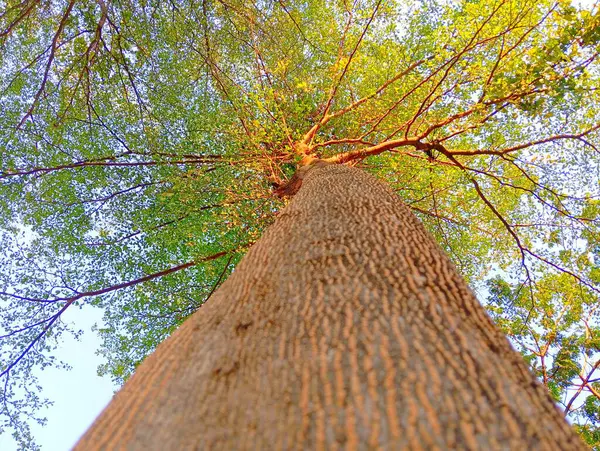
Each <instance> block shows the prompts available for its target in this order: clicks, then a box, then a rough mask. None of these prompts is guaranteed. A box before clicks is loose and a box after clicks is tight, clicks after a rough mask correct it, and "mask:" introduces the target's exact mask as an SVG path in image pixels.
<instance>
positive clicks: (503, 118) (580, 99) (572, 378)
mask: <svg viewBox="0 0 600 451" xmlns="http://www.w3.org/2000/svg"><path fill="white" fill-rule="evenodd" d="M323 3H324V2H294V1H273V2H270V1H268V2H258V3H248V2H237V1H235V0H234V1H208V0H206V1H202V2H197V1H172V2H151V1H139V2H137V1H113V2H108V1H103V0H98V2H97V3H92V2H76V1H75V0H71V1H56V2H39V1H35V0H30V1H26V0H25V1H21V2H19V1H16V2H12V1H8V2H3V3H0V61H1V67H2V72H1V73H2V77H0V92H1V95H0V110H1V111H2V115H1V117H0V128H1V130H2V133H1V134H0V140H1V148H2V164H1V174H0V180H1V183H0V190H1V191H2V195H1V196H0V199H1V201H0V220H1V223H2V224H3V227H2V261H3V271H2V273H1V275H0V289H1V291H2V297H3V300H2V303H1V304H0V305H1V307H0V308H2V315H1V320H0V321H1V323H0V328H1V332H0V335H2V351H1V357H0V362H2V363H1V365H2V371H1V374H2V378H3V385H2V387H3V388H2V399H3V403H2V412H3V414H4V418H5V423H4V427H8V428H12V429H14V430H16V431H17V434H18V436H19V437H20V439H21V440H22V441H23V442H22V443H23V444H24V445H28V446H31V442H30V441H31V437H30V435H29V433H28V428H27V419H28V418H35V417H36V411H37V409H38V408H39V407H40V406H41V405H43V404H44V403H46V402H47V401H46V400H44V399H43V398H42V397H41V396H40V394H39V391H38V390H32V387H35V386H36V381H35V377H34V375H33V373H32V368H34V367H36V366H37V367H39V366H45V365H61V364H62V363H60V362H55V361H54V359H53V357H52V349H53V348H54V347H55V346H56V343H57V342H58V340H60V337H61V336H62V335H63V334H65V333H74V334H79V333H80V331H79V330H78V329H77V327H76V325H69V324H64V323H62V322H61V321H60V315H61V314H62V313H63V312H64V311H65V310H66V309H67V308H69V307H71V306H73V305H78V306H79V307H85V308H89V306H96V307H99V308H102V309H103V310H104V312H105V313H104V314H105V327H104V328H102V329H101V330H99V332H100V334H101V336H102V337H103V339H104V345H103V348H102V349H101V350H100V352H101V353H102V354H103V355H104V356H105V357H106V361H107V363H106V364H105V365H104V366H102V367H101V368H100V372H101V373H102V374H109V375H111V377H113V378H114V379H115V380H116V381H118V382H123V381H124V380H125V379H127V378H128V377H129V376H130V375H131V374H132V372H133V371H134V369H135V367H136V366H137V365H138V364H139V362H140V361H141V360H142V359H143V358H144V357H145V356H146V355H148V353H150V352H151V351H152V350H153V349H154V347H155V346H156V345H157V344H158V343H159V342H160V341H162V340H163V339H164V338H165V337H166V336H168V335H169V334H170V333H171V332H172V331H173V330H174V329H175V328H176V327H177V326H178V325H179V324H181V322H182V321H183V320H184V319H185V318H186V317H187V316H189V314H191V313H192V312H194V311H195V310H196V309H197V308H198V307H199V306H200V305H201V304H202V303H203V302H204V300H205V299H207V297H208V296H210V294H211V293H212V292H213V291H214V289H215V288H216V287H217V286H218V285H219V284H220V282H221V281H222V280H223V279H225V278H226V276H227V274H228V273H229V272H230V271H231V270H232V268H233V267H234V265H235V263H236V262H237V261H238V260H239V258H240V256H241V255H242V254H243V253H244V252H245V251H246V249H247V248H248V247H249V246H250V245H251V244H252V243H253V242H254V241H255V240H256V239H257V238H258V236H260V234H261V231H262V230H264V228H265V226H266V225H268V224H270V223H271V222H272V221H273V218H274V216H275V215H276V213H277V211H278V210H279V209H280V208H281V206H282V205H283V204H284V201H281V200H278V199H277V198H276V197H274V196H273V195H272V190H273V186H275V187H278V186H280V185H281V184H283V183H284V182H285V181H286V180H288V179H289V177H290V176H291V175H292V174H293V172H294V170H295V168H296V167H297V166H299V165H301V164H303V163H306V162H307V161H309V160H310V159H311V158H314V157H319V158H322V159H325V160H327V161H329V162H332V163H338V164H346V165H358V166H360V167H362V168H365V169H367V170H368V171H370V172H372V173H373V174H375V175H376V176H377V177H379V178H380V179H382V180H385V181H386V182H387V183H388V184H389V185H390V186H391V187H392V188H393V189H394V190H395V191H396V192H398V194H399V195H400V196H401V197H402V199H403V200H404V201H405V203H406V204H407V205H409V206H410V207H411V208H412V210H413V211H414V212H415V213H416V214H417V215H418V216H419V218H420V219H421V220H422V221H423V223H424V224H425V226H426V227H427V228H428V229H429V230H430V231H431V233H433V235H434V236H435V237H436V239H437V240H438V242H439V243H440V245H441V246H442V247H443V248H444V249H445V250H446V252H447V253H448V254H449V255H450V257H451V258H452V260H453V262H454V263H455V264H456V266H457V267H458V269H459V270H460V272H461V274H462V275H463V276H464V277H465V278H466V279H467V280H468V281H469V282H470V283H471V285H472V286H473V287H475V288H478V287H479V288H483V287H486V286H487V287H488V290H487V291H482V293H486V292H487V293H489V302H488V305H489V309H490V312H491V314H492V315H493V316H494V317H495V319H496V320H497V322H498V323H499V324H500V325H501V326H502V327H503V329H504V330H505V332H507V333H508V334H509V336H511V338H512V339H513V343H514V344H515V346H516V347H517V349H519V350H520V351H521V352H522V353H523V354H524V356H525V358H526V359H527V360H528V361H529V362H530V364H531V365H532V367H533V368H534V371H537V372H538V375H539V377H540V379H541V380H542V382H543V383H544V384H545V385H546V386H547V387H548V388H549V390H550V391H551V393H552V394H553V395H554V396H555V398H556V399H557V401H558V402H560V403H562V404H563V406H564V409H565V413H567V414H568V415H569V416H570V417H571V418H572V419H573V420H574V421H576V422H577V423H578V424H579V426H578V427H579V429H580V430H581V432H582V433H583V434H584V438H586V440H588V441H589V443H597V442H598V440H599V439H600V432H599V429H598V426H600V425H599V423H598V421H600V418H599V417H598V415H599V411H600V410H599V406H600V398H599V397H598V387H597V386H596V385H595V384H597V380H596V378H595V375H596V373H595V371H596V368H597V366H598V365H600V363H599V362H600V360H599V358H600V353H599V352H598V351H599V348H598V346H599V345H598V342H597V339H598V333H599V331H598V328H599V327H600V325H599V324H598V316H597V308H596V307H597V303H598V290H599V286H598V283H599V281H600V276H599V274H600V272H599V269H598V261H599V260H598V259H599V258H600V254H599V251H598V249H599V247H598V246H600V241H599V235H598V221H599V220H598V215H599V213H600V210H599V208H600V207H599V203H598V199H599V195H600V193H599V192H598V191H599V189H600V187H599V185H598V182H597V181H598V178H599V166H598V163H599V160H600V155H599V152H598V147H597V142H598V129H599V128H600V118H599V116H598V109H597V106H596V105H598V85H599V84H598V74H599V72H598V65H597V56H598V51H599V40H600V32H599V31H598V30H600V27H599V21H600V18H599V16H598V14H597V8H595V7H594V8H590V9H588V10H586V9H579V8H576V7H574V6H572V5H571V4H570V3H569V2H567V1H558V2H547V1H543V2H530V1H524V0H505V1H489V0H482V1H469V2H456V3H452V4H445V3H444V2H440V3H437V2H413V3H407V2H399V3H398V4H394V3H393V2H385V3H384V2H373V1H364V2H360V1H356V2H354V3H350V2H344V1H341V2H337V3H335V2H334V3H331V2H326V3H327V4H323ZM586 396H587V397H586Z"/></svg>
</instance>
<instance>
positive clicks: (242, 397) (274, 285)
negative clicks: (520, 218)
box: [75, 165, 585, 450]
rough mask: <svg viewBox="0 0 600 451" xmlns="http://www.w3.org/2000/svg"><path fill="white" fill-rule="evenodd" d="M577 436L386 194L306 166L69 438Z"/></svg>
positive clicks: (220, 445)
mask: <svg viewBox="0 0 600 451" xmlns="http://www.w3.org/2000/svg"><path fill="white" fill-rule="evenodd" d="M399 448H400V449H401V448H406V449H411V450H417V449H427V450H429V449H482V450H488V449H515V450H524V449H548V450H559V449H565V450H567V449H568V450H574V449H585V447H584V446H583V444H582V443H581V442H580V441H579V439H578V437H577V436H576V435H575V433H574V432H573V431H572V430H571V428H570V427H569V426H568V425H567V423H566V422H565V420H564V419H563V418H562V416H561V415H560V413H559V411H558V409H557V408H556V407H555V406H554V405H553V402H552V400H551V399H550V397H549V395H548V394H547V392H546V390H545V389H544V388H543V387H542V386H541V385H540V384H539V383H538V382H537V381H536V379H535V378H534V376H533V375H532V374H531V373H530V372H529V371H528V369H527V367H526V365H525V363H524V362H523V359H522V358H521V357H520V356H519V355H518V354H517V353H516V352H515V351H513V350H512V349H511V347H510V345H509V343H508V341H507V340H506V338H505V337H504V336H503V335H502V334H501V333H500V332H499V330H498V329H497V328H496V327H495V326H494V325H493V324H492V322H491V320H490V319H489V318H488V316H487V315H486V313H485V311H484V309H483V308H482V307H481V306H480V304H479V303H478V302H477V300H476V299H475V297H474V296H473V294H472V293H471V291H470V290H469V288H468V287H467V285H466V284H465V282H464V281H463V280H462V279H461V277H460V276H459V275H458V274H457V272H456V270H455V269H454V267H453V266H452V264H451V263H450V261H449V260H448V258H447V257H446V256H445V255H444V254H443V252H442V251H441V250H440V249H439V247H438V246H437V245H436V243H435V242H434V240H433V238H432V237H431V236H430V235H429V234H428V233H427V232H426V231H425V230H424V228H423V226H422V225H421V224H420V222H419V221H418V220H417V219H416V218H415V217H414V216H413V215H412V213H411V212H410V211H409V209H408V208H407V207H405V206H404V205H403V204H402V203H401V202H400V200H399V199H398V197H397V196H396V195H395V194H393V193H392V192H391V191H390V190H389V189H388V188H387V187H385V186H384V185H382V184H381V183H380V182H378V181H377V180H376V179H374V178H373V177H371V176H370V175H368V174H365V173H364V172H362V171H359V170H357V169H351V168H347V167H344V166H336V165H329V166H324V165H318V166H317V167H315V168H313V169H311V170H310V171H308V172H307V173H306V174H305V176H304V178H303V185H302V188H301V189H300V191H299V192H298V194H296V196H295V197H294V198H293V200H292V202H291V203H290V204H289V206H288V207H287V208H286V209H285V210H283V211H282V212H281V213H280V215H279V218H278V219H277V221H276V223H275V224H274V225H273V226H272V227H270V228H269V229H268V230H267V231H266V233H265V234H264V236H263V237H262V238H261V239H260V240H259V241H258V242H257V243H256V245H255V246H254V247H253V248H252V249H251V250H250V251H249V252H248V254H247V256H246V257H244V259H243V260H242V261H241V262H240V264H239V265H238V267H237V268H236V270H235V272H234V273H233V274H232V275H231V277H230V278H229V279H228V280H227V281H226V282H225V283H224V284H223V286H222V287H221V288H220V289H219V290H218V291H217V292H216V293H215V294H214V295H213V297H212V298H211V299H210V301H208V302H207V303H206V305H204V306H203V307H202V308H201V309H200V310H199V311H198V312H197V313H195V314H194V315H193V316H192V317H191V318H189V319H188V320H187V321H186V322H185V324H184V325H183V326H182V327H181V328H179V329H178V330H177V331H176V332H175V333H174V334H173V336H172V337H171V338H169V339H168V340H166V341H165V342H164V343H162V344H161V345H160V346H159V347H158V349H157V350H156V352H155V353H154V354H153V355H151V356H150V357H148V359H146V361H145V362H144V363H143V364H142V365H141V366H140V367H139V369H138V371H137V372H136V374H135V375H134V376H133V377H132V378H131V380H130V381H129V382H128V383H127V384H126V385H125V386H124V388H123V389H122V390H121V391H120V392H119V393H118V394H117V395H116V397H115V398H114V400H113V401H112V402H111V404H110V405H109V406H108V407H107V408H106V410H105V411H104V412H103V413H102V415H101V416H100V417H99V418H98V419H97V420H96V422H95V423H94V425H93V426H92V427H91V429H90V430H89V431H88V432H87V433H86V434H85V435H84V437H83V438H82V439H81V441H80V442H79V444H78V445H77V446H76V448H75V449H77V450H88V449H131V450H184V449H217V450H221V449H223V450H229V449H257V450H262V449H311V450H313V449H315V450H325V449H327V450H329V449H349V450H353V449H399Z"/></svg>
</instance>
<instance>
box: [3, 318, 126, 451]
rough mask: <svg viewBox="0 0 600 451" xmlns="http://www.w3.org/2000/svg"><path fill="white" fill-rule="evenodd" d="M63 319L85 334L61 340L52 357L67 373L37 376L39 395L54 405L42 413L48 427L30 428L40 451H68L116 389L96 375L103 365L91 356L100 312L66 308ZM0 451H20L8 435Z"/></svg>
mask: <svg viewBox="0 0 600 451" xmlns="http://www.w3.org/2000/svg"><path fill="white" fill-rule="evenodd" d="M63 320H64V321H65V322H72V323H74V324H76V325H77V328H80V329H83V330H84V331H85V332H84V334H83V336H82V338H81V341H77V340H75V339H74V338H73V337H69V338H68V339H66V340H64V341H63V344H62V346H61V347H60V348H59V349H58V350H57V351H56V352H55V354H54V355H56V357H57V358H58V359H61V360H64V361H66V362H67V363H69V364H70V365H71V366H72V367H73V369H72V370H71V371H61V370H57V369H54V368H52V369H50V368H48V369H46V370H44V371H43V372H42V371H40V372H39V373H38V375H39V379H40V383H41V385H42V387H43V388H44V391H43V393H42V395H43V396H45V397H48V398H50V399H51V400H53V401H54V405H53V406H52V407H50V408H49V409H47V410H46V411H45V412H44V413H43V415H44V416H46V417H47V418H48V424H47V425H46V426H44V427H41V426H39V425H37V424H32V425H31V427H32V432H33V435H34V437H35V439H36V443H38V444H39V445H41V447H42V450H43V451H65V450H67V449H71V448H72V447H73V445H75V442H76V441H77V440H78V439H79V437H80V436H81V435H82V434H83V433H84V432H85V430H86V429H87V428H88V427H89V426H90V425H91V424H92V422H93V421H94V419H95V418H96V416H97V415H98V414H99V413H100V412H101V411H102V409H103V408H104V406H106V404H108V402H109V401H110V399H111V398H112V396H113V393H114V391H115V390H116V386H114V385H113V384H112V382H111V381H110V379H109V378H107V377H99V376H98V375H97V374H96V368H97V367H98V365H99V364H101V363H104V362H103V359H102V358H100V357H98V356H97V355H96V354H95V351H96V349H98V348H99V347H100V339H99V338H98V336H97V334H96V333H95V332H91V328H92V325H93V324H94V323H95V322H98V323H101V320H102V312H101V311H100V310H98V309H92V308H91V307H89V306H88V307H87V308H85V307H84V308H83V309H82V310H79V309H68V310H67V311H66V312H65V313H64V316H63ZM0 450H2V451H20V450H19V447H18V445H17V444H16V443H15V441H14V440H13V438H12V437H11V436H10V434H5V435H3V436H0Z"/></svg>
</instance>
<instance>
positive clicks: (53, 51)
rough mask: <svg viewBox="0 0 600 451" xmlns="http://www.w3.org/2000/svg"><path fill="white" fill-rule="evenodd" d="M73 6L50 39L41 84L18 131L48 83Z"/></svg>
mask: <svg viewBox="0 0 600 451" xmlns="http://www.w3.org/2000/svg"><path fill="white" fill-rule="evenodd" d="M74 5H75V0H71V1H70V2H69V5H68V6H67V9H66V11H65V12H64V14H63V16H62V19H61V20H60V24H59V25H58V29H57V30H56V33H54V37H53V38H52V45H51V47H50V56H49V57H48V62H47V63H46V69H45V71H44V75H43V77H42V84H41V85H40V88H39V89H38V91H37V92H36V94H35V97H34V99H33V102H32V103H31V106H30V107H29V109H28V110H27V113H25V116H23V118H22V119H21V122H19V125H17V129H20V128H21V127H22V126H23V124H24V123H25V121H26V120H27V119H28V118H29V117H31V115H32V114H33V110H34V109H35V107H36V105H37V103H38V101H39V99H40V97H41V95H42V94H43V93H44V91H45V89H46V83H47V82H48V76H49V74H50V68H51V67H52V62H53V61H54V57H55V55H56V48H57V46H58V40H59V39H60V35H61V34H62V32H63V30H64V28H65V25H66V24H67V20H68V19H69V16H70V15H71V10H72V9H73V6H74Z"/></svg>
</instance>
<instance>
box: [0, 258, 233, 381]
mask: <svg viewBox="0 0 600 451" xmlns="http://www.w3.org/2000/svg"><path fill="white" fill-rule="evenodd" d="M228 253H229V251H222V252H218V253H216V254H213V255H210V256H208V257H204V258H201V259H199V260H194V261H191V262H188V263H184V264H182V265H178V266H174V267H172V268H169V269H165V270H163V271H159V272H156V273H153V274H149V275H147V276H144V277H140V278H139V279H135V280H130V281H128V282H123V283H120V284H117V285H112V286H110V287H106V288H102V289H100V290H93V291H86V292H84V293H77V294H76V295H74V296H70V297H59V298H55V299H50V300H48V299H32V298H24V297H19V296H15V295H12V294H10V293H0V294H4V295H7V296H11V297H16V298H18V299H19V298H20V299H28V300H31V301H37V302H43V303H54V302H64V303H65V304H64V305H63V306H62V307H61V309H60V310H59V311H58V312H56V313H55V314H54V315H52V316H50V317H49V318H46V319H45V320H43V321H40V322H37V323H35V324H31V325H29V326H26V327H24V328H21V329H19V330H15V331H11V332H10V333H9V334H8V335H5V337H6V336H10V335H13V334H15V333H18V332H23V331H25V330H29V329H32V328H34V327H36V326H39V325H42V324H45V326H44V327H43V328H42V330H41V331H40V332H39V333H38V334H37V335H36V336H35V337H34V339H33V340H32V341H31V342H30V343H29V345H27V347H26V348H25V349H24V350H23V352H21V354H19V356H18V357H17V358H16V359H15V360H14V361H13V362H11V364H10V365H8V366H7V367H6V368H5V369H4V370H3V371H2V372H1V373H0V377H2V376H5V375H8V373H9V372H10V370H11V369H12V368H14V366H15V365H17V364H18V363H19V362H20V361H21V360H22V359H23V357H25V355H26V354H27V353H28V352H29V351H30V350H31V349H32V348H33V346H34V345H35V344H36V343H37V342H38V341H39V340H40V339H41V338H42V337H43V336H44V335H45V334H46V332H48V330H49V329H50V328H51V327H52V325H53V324H54V323H55V322H56V321H57V320H58V319H59V318H60V316H61V315H62V314H63V313H64V312H65V311H66V310H67V309H68V308H69V307H70V306H71V305H73V303H74V302H75V301H77V300H79V299H82V298H87V297H94V296H101V295H103V294H107V293H110V292H113V291H117V290H121V289H123V288H129V287H132V286H134V285H138V284H140V283H144V282H148V281H150V280H154V279H157V278H160V277H163V276H166V275H168V274H172V273H174V272H177V271H181V270H184V269H187V268H190V267H192V266H195V265H197V264H199V263H204V262H208V261H211V260H216V259H217V258H220V257H222V256H224V255H227V254H228Z"/></svg>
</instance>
